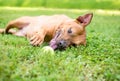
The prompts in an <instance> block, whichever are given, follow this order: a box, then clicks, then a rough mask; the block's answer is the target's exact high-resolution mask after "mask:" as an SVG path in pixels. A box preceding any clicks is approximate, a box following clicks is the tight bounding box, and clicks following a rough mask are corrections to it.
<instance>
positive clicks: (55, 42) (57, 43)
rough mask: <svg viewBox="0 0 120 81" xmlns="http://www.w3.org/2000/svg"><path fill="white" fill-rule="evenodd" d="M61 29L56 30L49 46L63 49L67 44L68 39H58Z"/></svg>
mask: <svg viewBox="0 0 120 81" xmlns="http://www.w3.org/2000/svg"><path fill="white" fill-rule="evenodd" d="M60 33H61V31H59V32H57V33H56V35H55V37H54V38H53V39H52V40H51V41H50V46H51V47H52V48H53V49H54V50H56V49H58V50H64V49H65V48H66V47H67V46H68V41H66V40H64V39H58V38H59V37H60Z"/></svg>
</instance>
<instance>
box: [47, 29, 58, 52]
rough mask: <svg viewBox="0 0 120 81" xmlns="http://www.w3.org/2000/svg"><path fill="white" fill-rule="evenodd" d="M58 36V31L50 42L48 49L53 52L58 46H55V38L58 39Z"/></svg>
mask: <svg viewBox="0 0 120 81" xmlns="http://www.w3.org/2000/svg"><path fill="white" fill-rule="evenodd" d="M59 35H60V31H58V32H57V33H56V35H55V36H54V38H53V39H52V40H51V41H50V44H49V45H50V47H52V48H53V49H54V50H55V49H57V48H58V46H57V38H58V37H59Z"/></svg>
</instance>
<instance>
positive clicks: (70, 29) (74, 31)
mask: <svg viewBox="0 0 120 81" xmlns="http://www.w3.org/2000/svg"><path fill="white" fill-rule="evenodd" d="M92 17H93V14H92V13H88V14H85V15H83V16H79V17H78V18H76V19H75V20H70V21H66V22H64V23H62V24H61V25H60V28H59V29H58V30H57V31H56V34H55V36H54V38H53V39H52V40H51V41H50V46H51V47H52V48H53V49H59V50H63V49H65V48H67V47H68V46H72V45H73V46H76V45H82V44H83V45H85V44H86V32H85V27H86V26H87V25H88V24H89V23H90V22H91V19H92Z"/></svg>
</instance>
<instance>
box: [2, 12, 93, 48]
mask: <svg viewBox="0 0 120 81" xmlns="http://www.w3.org/2000/svg"><path fill="white" fill-rule="evenodd" d="M92 17H93V14H92V13H88V14H85V15H83V16H79V17H77V18H76V19H72V18H70V17H68V16H66V15H62V14H61V15H52V16H46V15H41V16H35V17H30V16H24V17H20V18H17V19H15V20H12V21H10V22H9V23H8V24H7V26H6V28H5V29H0V33H4V34H13V35H16V36H21V37H26V38H27V39H28V40H29V41H30V44H31V45H33V46H39V45H41V44H42V43H43V42H49V45H50V46H51V47H52V48H53V49H54V50H56V49H59V50H62V49H66V48H67V47H69V46H78V45H86V31H85V27H86V26H87V25H88V24H90V22H91V20H92ZM12 28H17V29H18V30H15V29H12Z"/></svg>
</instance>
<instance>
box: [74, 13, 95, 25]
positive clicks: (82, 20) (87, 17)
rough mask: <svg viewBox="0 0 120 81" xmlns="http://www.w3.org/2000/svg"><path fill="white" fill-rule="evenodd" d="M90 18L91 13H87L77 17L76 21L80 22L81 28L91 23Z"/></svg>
mask: <svg viewBox="0 0 120 81" xmlns="http://www.w3.org/2000/svg"><path fill="white" fill-rule="evenodd" d="M92 17H93V13H88V14H85V15H83V16H79V17H78V18H77V19H76V20H77V21H78V22H80V23H81V24H82V25H83V26H87V25H88V24H89V23H90V22H91V20H92Z"/></svg>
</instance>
